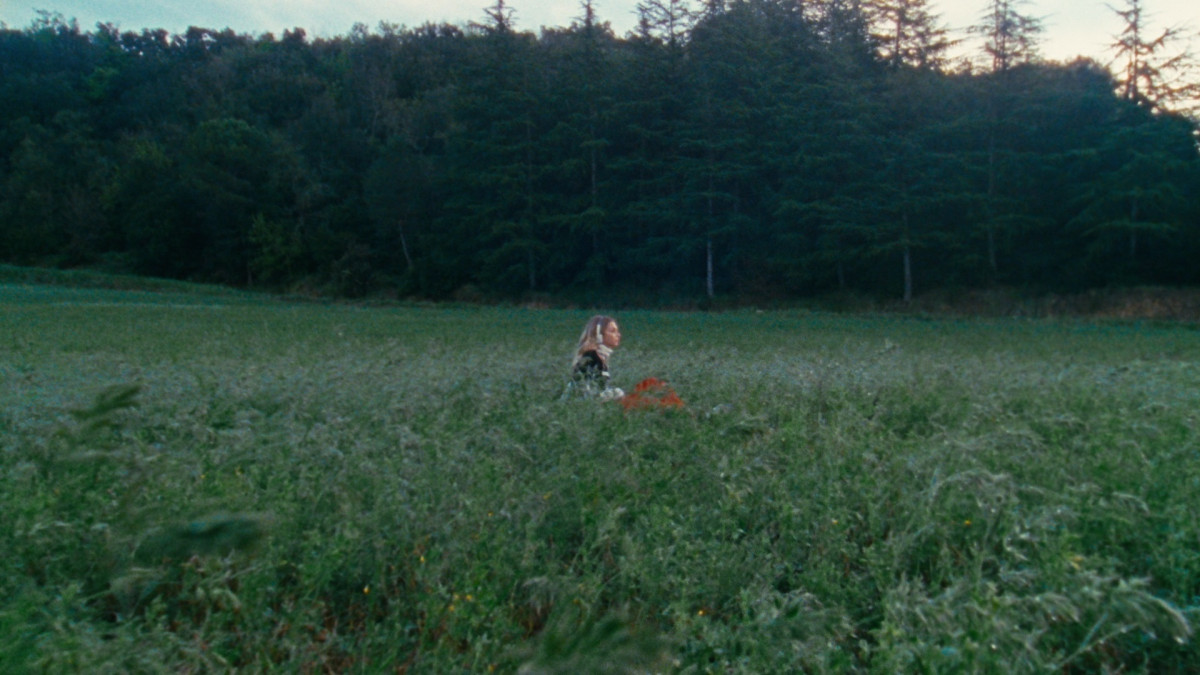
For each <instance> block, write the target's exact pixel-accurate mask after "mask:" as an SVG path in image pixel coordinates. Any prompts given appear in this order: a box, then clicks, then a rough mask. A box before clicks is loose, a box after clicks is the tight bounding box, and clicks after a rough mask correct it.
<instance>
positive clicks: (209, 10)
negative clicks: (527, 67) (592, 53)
mask: <svg viewBox="0 0 1200 675" xmlns="http://www.w3.org/2000/svg"><path fill="white" fill-rule="evenodd" d="M638 2H639V0H594V2H593V5H594V6H595V7H596V10H597V13H598V14H599V17H600V19H601V20H602V21H608V22H609V23H610V24H611V25H612V27H613V29H614V31H615V32H616V33H617V34H618V35H624V34H625V33H626V32H628V31H630V30H632V29H633V27H634V25H635V23H636V17H635V10H636V7H637V4H638ZM493 4H494V0H193V1H192V2H187V1H185V0H0V23H4V24H6V25H7V26H8V27H9V28H25V27H27V26H29V25H30V23H31V22H32V21H33V20H34V18H36V16H37V14H36V12H37V10H39V9H44V10H48V11H51V12H58V13H61V14H62V15H63V16H64V17H66V18H67V19H72V18H74V19H76V20H78V21H79V25H80V28H82V29H84V30H91V29H93V28H94V27H95V25H96V24H97V23H101V22H104V23H113V24H116V25H117V26H118V27H119V28H120V29H121V30H123V31H129V30H131V31H141V29H143V28H165V29H167V30H168V31H170V32H172V33H182V32H184V31H185V30H186V29H187V28H188V27H189V26H202V27H205V28H213V29H223V28H232V29H233V30H234V31H235V32H238V33H251V34H256V35H257V34H262V33H273V34H275V35H276V36H281V35H282V34H283V31H284V30H285V29H291V28H296V27H299V28H303V29H305V31H306V32H307V33H308V34H309V36H310V37H334V36H338V35H346V34H348V33H349V32H350V28H351V27H352V26H353V25H354V24H355V23H363V24H365V25H367V26H368V27H370V28H372V29H374V28H375V27H376V26H378V25H379V23H380V22H381V21H386V22H389V23H393V24H398V25H402V26H419V25H421V24H424V23H426V22H434V23H443V22H446V23H453V24H460V25H461V24H466V23H469V22H473V21H480V22H481V21H483V20H484V18H485V17H484V11H483V10H484V8H485V7H488V6H490V5H493ZM505 4H506V5H508V6H509V7H510V8H511V9H513V10H514V11H515V13H514V15H513V18H514V20H515V22H516V25H517V27H518V28H519V29H522V30H531V31H537V30H538V29H539V28H540V27H542V26H560V27H565V26H569V25H570V24H571V22H572V19H574V18H575V17H578V16H579V15H580V14H581V13H582V12H581V10H580V8H579V6H580V3H579V0H506V2H505ZM985 4H986V0H934V7H935V9H936V10H937V11H938V12H939V13H940V15H941V18H942V23H943V24H944V25H945V26H947V27H949V28H950V29H952V31H954V32H955V33H954V34H955V35H956V36H959V31H960V29H964V28H966V27H967V26H969V25H972V24H975V23H978V19H979V16H980V14H981V13H982V10H983V7H984V6H985ZM1109 5H1116V6H1124V0H1108V1H1107V2H1106V0H1029V1H1028V2H1026V3H1025V4H1024V5H1023V9H1022V11H1023V12H1024V13H1026V14H1029V15H1032V16H1035V17H1038V18H1040V19H1042V22H1043V25H1044V26H1045V31H1044V33H1043V35H1042V42H1041V53H1042V55H1043V56H1044V57H1045V58H1047V59H1050V60H1057V61H1069V60H1071V59H1073V58H1074V57H1076V56H1080V55H1082V56H1090V57H1093V58H1096V59H1097V60H1099V61H1101V62H1102V63H1107V61H1108V60H1109V59H1110V58H1111V54H1110V52H1109V51H1108V50H1107V46H1108V45H1109V44H1111V42H1112V40H1113V35H1115V34H1116V33H1117V32H1119V31H1120V29H1121V20H1120V18H1119V17H1118V16H1117V15H1116V14H1115V13H1114V12H1113V10H1112V9H1110V8H1109ZM1144 6H1145V8H1146V10H1147V11H1148V12H1149V14H1150V26H1151V27H1152V28H1153V29H1155V30H1154V32H1159V31H1161V30H1162V29H1163V28H1168V27H1173V26H1180V25H1183V26H1187V27H1188V32H1189V33H1190V34H1193V35H1195V34H1196V33H1197V32H1198V31H1200V8H1197V4H1196V0H1144ZM962 37H965V35H962Z"/></svg>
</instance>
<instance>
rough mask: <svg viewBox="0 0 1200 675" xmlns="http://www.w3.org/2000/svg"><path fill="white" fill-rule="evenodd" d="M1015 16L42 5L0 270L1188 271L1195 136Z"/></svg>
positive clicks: (813, 281) (1193, 232)
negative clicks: (391, 14)
mask: <svg viewBox="0 0 1200 675" xmlns="http://www.w3.org/2000/svg"><path fill="white" fill-rule="evenodd" d="M1133 4H1137V3H1136V2H1134V3H1133ZM1013 5H1014V3H1012V2H1011V1H1010V0H991V1H990V2H988V3H987V7H986V10H987V12H986V13H985V14H984V16H985V20H983V21H982V22H981V24H980V26H979V27H977V30H978V31H980V32H982V33H983V37H984V41H985V45H986V46H985V50H986V53H987V56H988V58H989V59H990V61H988V62H987V63H985V64H983V65H980V66H977V67H975V68H964V67H956V68H953V69H951V68H949V67H948V66H947V59H946V53H947V48H948V47H949V45H950V40H949V39H948V38H947V33H946V31H945V29H943V28H941V27H939V26H938V24H937V20H936V18H935V17H933V16H932V15H930V14H929V13H928V12H927V11H926V9H925V2H924V0H879V1H875V2H865V1H862V2H860V1H857V0H803V1H802V0H725V1H722V0H708V1H707V2H704V3H702V4H696V3H689V2H687V1H686V0H647V2H645V3H644V4H643V5H641V7H640V14H639V18H640V22H639V25H638V28H637V29H636V31H634V32H632V33H630V34H629V35H627V36H625V37H618V36H616V35H614V33H613V31H612V30H611V28H610V27H609V25H608V24H607V23H605V22H603V21H602V20H601V19H600V18H599V17H597V16H596V13H595V12H594V9H593V7H592V5H591V3H590V2H589V1H588V0H585V2H584V3H583V5H582V6H581V8H580V18H579V19H578V20H577V21H576V22H574V23H573V24H572V25H571V26H569V27H566V28H553V29H543V30H542V31H541V33H540V35H534V34H532V33H529V32H522V31H519V30H516V29H515V28H514V23H513V17H512V10H511V9H510V8H509V7H508V6H506V5H505V4H504V2H503V1H502V0H501V1H498V2H497V3H496V4H495V5H494V6H493V7H492V8H490V9H489V10H488V11H487V12H486V14H485V16H484V18H483V20H482V21H481V23H479V24H472V25H470V26H461V27H460V26H452V25H424V26H420V27H417V28H407V27H399V26H394V25H388V24H381V25H380V26H379V27H378V29H375V30H370V29H367V28H366V27H363V26H356V27H355V29H354V30H352V31H351V33H350V34H349V35H347V36H343V37H337V38H332V39H319V40H310V39H308V37H307V36H306V35H305V33H304V31H303V30H300V29H297V30H294V31H287V32H285V33H284V34H283V36H282V38H276V37H274V36H272V35H269V34H268V35H261V36H251V35H244V34H238V33H235V32H233V31H231V30H228V29H226V30H223V31H215V30H208V29H202V28H192V29H189V30H188V31H187V32H186V33H185V34H183V35H174V34H169V33H168V32H166V31H163V30H143V31H141V32H122V31H120V30H118V29H117V28H116V27H114V26H111V25H106V24H102V25H99V26H97V27H96V29H95V30H94V31H91V32H85V31H81V30H80V29H79V27H78V26H77V25H76V24H75V23H74V22H73V21H67V20H64V19H63V18H62V17H60V16H56V15H50V14H43V15H41V17H40V18H39V20H37V21H35V22H34V23H33V24H32V25H31V26H30V27H28V28H26V29H22V30H12V29H4V30H0V233H2V234H3V236H2V237H0V260H3V261H7V262H15V263H19V264H35V265H59V266H80V265H87V266H98V267H102V268H107V269H114V270H121V271H132V272H136V273H140V274H147V275H159V276H167V277H176V278H188V279H197V280H208V281H216V282H221V283H228V284H234V285H246V286H255V287H268V288H287V287H294V286H296V285H301V284H307V285H312V286H317V287H321V288H324V289H328V290H332V291H334V292H337V293H342V294H348V295H357V294H363V293H368V292H372V291H374V290H379V289H397V290H398V292H400V293H401V294H404V295H414V296H422V297H432V298H437V297H448V296H451V295H453V294H455V293H460V294H461V293H464V292H467V291H470V290H471V289H475V292H478V293H480V294H484V295H495V296H502V297H517V296H521V295H524V294H528V293H530V292H534V293H550V294H555V293H564V294H571V295H573V296H574V297H580V298H586V297H593V294H594V297H601V296H602V295H603V296H605V297H612V294H613V293H621V292H629V293H634V292H650V293H668V294H672V295H675V296H701V295H702V294H708V295H712V294H729V295H737V296H745V297H752V296H768V297H776V298H782V297H793V296H800V295H808V294H814V293H823V292H828V291H831V290H836V289H840V288H846V289H854V290H858V291H866V292H870V293H875V294H879V295H892V296H900V295H903V296H905V297H909V296H911V294H912V293H913V292H914V289H916V291H917V292H921V291H927V290H930V289H935V288H948V287H956V288H969V287H981V286H987V285H992V284H1004V285H1015V286H1024V287H1036V288H1055V289H1077V288H1085V287H1095V286H1104V285H1112V284H1127V283H1154V284H1196V283H1200V265H1197V264H1196V260H1197V259H1200V200H1197V199H1196V198H1195V195H1197V194H1200V155H1198V153H1197V147H1196V136H1195V132H1196V125H1195V124H1194V122H1193V121H1192V120H1191V119H1190V118H1188V117H1186V116H1183V115H1180V114H1176V113H1173V112H1171V111H1170V109H1169V108H1168V107H1166V106H1164V105H1163V104H1162V103H1161V102H1160V101H1158V100H1156V99H1154V98H1151V97H1147V95H1146V94H1145V91H1146V87H1145V86H1142V87H1141V88H1140V89H1139V88H1138V87H1137V86H1133V85H1136V84H1137V81H1136V80H1135V81H1133V82H1132V83H1130V82H1123V81H1121V76H1120V75H1114V74H1112V73H1110V72H1109V71H1108V70H1107V69H1105V68H1104V67H1102V66H1100V65H1098V64H1096V63H1094V62H1092V61H1088V60H1078V61H1075V62H1073V63H1066V64H1062V63H1045V62H1042V61H1039V60H1038V58H1037V56H1036V31H1037V26H1036V22H1033V21H1031V20H1029V19H1028V18H1027V17H1023V16H1021V15H1020V14H1018V13H1016V12H1015V11H1014V9H1013ZM1136 76H1137V77H1141V76H1142V73H1141V71H1139V72H1138V73H1137V74H1136ZM1134 77H1135V75H1130V78H1134ZM464 289H466V290H464Z"/></svg>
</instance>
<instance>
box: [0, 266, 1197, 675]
mask: <svg viewBox="0 0 1200 675" xmlns="http://www.w3.org/2000/svg"><path fill="white" fill-rule="evenodd" d="M0 309H2V310H3V313H2V314H0V316H2V317H3V318H2V319H0V325H2V326H3V329H4V335H6V336H7V337H6V340H7V342H6V344H5V347H6V348H5V350H4V351H3V352H0V376H2V377H3V378H4V380H5V382H6V383H7V386H6V387H5V388H4V389H3V390H2V391H0V444H2V445H3V447H4V448H5V451H4V453H3V454H2V455H0V481H3V485H2V486H0V487H2V489H0V510H2V511H3V512H4V513H5V518H4V519H2V520H0V543H2V544H3V548H4V550H5V552H6V555H5V556H4V557H3V558H2V559H0V570H2V572H3V574H2V575H0V598H3V599H2V600H0V667H3V669H4V670H5V671H6V672H22V671H29V670H44V671H51V672H60V671H87V672H143V671H162V670H170V671H180V670H229V669H237V670H249V671H264V670H279V671H313V670H329V671H337V672H341V671H359V670H366V671H386V670H407V671H409V672H450V671H466V672H487V671H489V670H494V671H495V672H529V673H555V672H628V671H630V670H639V671H640V670H644V671H647V672H741V673H762V672H848V671H869V672H876V671H878V672H898V671H899V672H904V671H914V670H916V671H939V672H940V671H985V672H1001V671H1003V672H1040V671H1044V670H1080V671H1088V672H1093V671H1097V672H1098V671H1105V670H1107V671H1118V670H1126V671H1145V672H1186V671H1190V670H1194V669H1196V668H1197V667H1200V662H1198V661H1197V657H1196V650H1195V648H1194V643H1193V639H1194V638H1193V636H1192V635H1191V632H1192V624H1193V623H1194V621H1195V616H1196V609H1197V597H1200V555H1197V553H1196V550H1195V545H1194V544H1195V541H1196V537H1197V536H1200V530H1198V526H1197V523H1196V519H1195V517H1194V514H1195V511H1196V508H1197V504H1196V490H1195V486H1196V484H1197V482H1198V481H1200V470H1197V469H1196V467H1197V466H1198V465H1197V463H1196V461H1195V459H1196V457H1195V455H1196V453H1197V452H1198V451H1200V448H1198V447H1197V445H1196V441H1195V424H1194V422H1195V420H1194V410H1195V409H1196V405H1197V403H1198V401H1197V393H1196V389H1195V386H1194V383H1195V381H1196V377H1197V376H1198V375H1200V371H1198V370H1197V365H1196V364H1197V363H1200V351H1198V349H1197V346H1196V345H1197V343H1196V341H1195V340H1194V339H1192V338H1193V332H1194V331H1193V330H1192V329H1191V328H1190V327H1188V326H1171V325H1139V324H1118V323H1076V322H1065V321H1064V322H1055V321H992V322H983V321H975V322H968V321H931V320H915V319H897V318H890V317H886V316H875V317H870V316H868V317H857V318H855V317H846V316H833V315H825V314H813V313H783V312H778V313H751V312H744V313H728V314H680V313H654V312H627V313H625V314H623V315H621V317H620V318H621V321H622V327H623V329H624V332H625V344H624V345H623V346H622V348H621V349H620V350H619V351H618V352H617V353H616V354H614V356H613V368H614V371H613V372H614V376H615V378H616V380H617V382H616V383H617V384H619V385H621V386H624V387H626V388H629V387H631V386H632V385H633V383H635V382H636V381H638V380H639V379H641V378H642V377H644V376H650V375H654V376H659V377H664V378H666V379H668V380H669V381H670V383H671V386H672V387H673V388H674V389H675V390H676V391H678V393H679V394H680V396H681V397H682V398H683V399H684V400H685V402H686V404H687V407H686V408H685V409H684V410H683V411H665V412H662V411H645V410H640V411H630V412H628V413H626V412H623V411H622V410H621V408H620V407H619V406H617V405H615V404H600V403H597V402H593V401H574V400H573V401H560V400H559V394H560V393H561V391H562V386H563V382H564V379H565V377H566V373H565V371H566V369H567V362H568V360H569V355H570V350H571V347H572V342H573V339H574V336H575V333H576V331H577V329H578V325H579V324H581V323H582V322H583V321H584V320H585V319H586V317H587V314H586V313H584V312H561V311H533V310H525V311H521V310H505V309H449V308H424V309H421V308H396V307H389V308H375V309H369V308H362V307H350V306H336V305H317V304H306V305H293V304H287V303H283V302H277V301H266V300H263V299H261V298H259V299H256V298H253V297H246V296H236V295H229V294H217V295H201V294H198V293H186V292H178V291H177V292H174V293H151V292H145V291H112V290H109V291H106V290H72V289H65V288H51V287H39V286H28V285H26V286H15V285H6V286H0Z"/></svg>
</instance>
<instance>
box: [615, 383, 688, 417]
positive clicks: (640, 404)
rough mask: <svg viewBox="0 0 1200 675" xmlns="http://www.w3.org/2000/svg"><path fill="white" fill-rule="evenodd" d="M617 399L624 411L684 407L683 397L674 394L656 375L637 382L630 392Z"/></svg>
mask: <svg viewBox="0 0 1200 675" xmlns="http://www.w3.org/2000/svg"><path fill="white" fill-rule="evenodd" d="M617 400H619V401H620V402H621V407H623V408H625V410H626V411H630V410H645V409H651V408H677V409H682V408H683V407H684V405H683V399H681V398H679V394H676V393H675V390H674V389H672V388H671V387H669V386H668V385H667V383H666V382H664V381H662V380H660V379H658V378H657V377H647V378H646V379H644V380H642V381H641V382H638V385H637V386H636V387H634V388H633V392H632V393H629V394H625V395H624V396H622V397H621V398H619V399H617Z"/></svg>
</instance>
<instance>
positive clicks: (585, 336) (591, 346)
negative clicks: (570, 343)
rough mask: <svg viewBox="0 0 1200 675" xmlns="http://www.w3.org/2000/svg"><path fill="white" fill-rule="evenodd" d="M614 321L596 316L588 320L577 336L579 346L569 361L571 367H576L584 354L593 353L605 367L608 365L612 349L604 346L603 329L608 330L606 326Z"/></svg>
mask: <svg viewBox="0 0 1200 675" xmlns="http://www.w3.org/2000/svg"><path fill="white" fill-rule="evenodd" d="M613 321H614V319H613V318H612V317H611V316H605V315H603V314H597V315H596V316H593V317H592V318H590V319H588V322H587V323H586V324H584V326H583V332H582V333H580V334H579V346H578V347H576V349H575V358H574V359H573V360H572V361H571V365H572V366H575V365H578V364H579V362H580V359H581V358H582V357H583V354H584V352H591V351H594V352H596V353H597V354H598V355H599V356H600V361H601V362H602V363H604V365H605V366H607V365H608V355H609V354H611V353H612V348H610V347H608V346H607V345H605V344H604V329H605V328H608V324H610V323H612V322H613Z"/></svg>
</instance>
